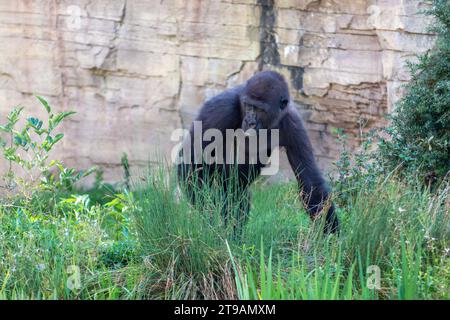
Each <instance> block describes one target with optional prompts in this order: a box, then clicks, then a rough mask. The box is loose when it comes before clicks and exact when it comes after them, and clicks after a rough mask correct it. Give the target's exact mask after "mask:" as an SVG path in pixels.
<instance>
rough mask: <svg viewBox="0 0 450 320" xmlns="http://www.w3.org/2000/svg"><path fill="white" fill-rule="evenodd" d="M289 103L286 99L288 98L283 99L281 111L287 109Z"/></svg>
mask: <svg viewBox="0 0 450 320" xmlns="http://www.w3.org/2000/svg"><path fill="white" fill-rule="evenodd" d="M288 103H289V100H288V99H286V98H281V102H280V108H281V110H283V109H284V108H286V107H287V105H288Z"/></svg>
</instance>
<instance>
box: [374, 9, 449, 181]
mask: <svg viewBox="0 0 450 320" xmlns="http://www.w3.org/2000/svg"><path fill="white" fill-rule="evenodd" d="M427 14H429V15H432V16H434V18H435V21H436V24H435V25H434V27H433V28H432V31H434V32H436V33H437V40H436V44H435V46H434V48H433V49H431V50H430V51H429V52H427V53H425V54H423V55H421V56H419V57H418V59H419V60H418V62H417V63H409V64H408V66H409V69H410V72H411V75H412V79H411V81H410V82H409V83H408V85H407V86H406V94H405V95H404V97H403V98H402V99H401V100H400V101H399V103H398V105H397V106H396V109H395V112H394V113H393V114H392V115H391V117H390V119H391V125H390V126H389V127H388V128H387V129H386V132H387V133H388V135H389V139H381V142H380V144H379V146H380V152H381V155H382V159H383V165H384V166H385V167H387V168H388V171H389V170H392V169H394V168H396V167H398V168H399V172H401V173H402V174H403V175H404V176H408V175H414V176H415V175H416V174H419V175H420V178H422V179H424V180H425V182H427V183H430V182H434V181H435V180H440V179H442V178H443V177H445V176H446V175H447V174H448V172H449V168H450V167H449V166H450V78H449V75H450V41H449V39H450V6H449V2H448V0H434V1H433V6H432V8H431V9H430V10H429V11H428V12H427Z"/></svg>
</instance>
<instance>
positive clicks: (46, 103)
mask: <svg viewBox="0 0 450 320" xmlns="http://www.w3.org/2000/svg"><path fill="white" fill-rule="evenodd" d="M36 98H38V100H39V101H40V102H41V104H42V105H43V106H44V108H45V110H47V112H48V113H51V112H52V108H50V105H49V104H48V102H47V100H45V99H44V98H43V97H41V96H36Z"/></svg>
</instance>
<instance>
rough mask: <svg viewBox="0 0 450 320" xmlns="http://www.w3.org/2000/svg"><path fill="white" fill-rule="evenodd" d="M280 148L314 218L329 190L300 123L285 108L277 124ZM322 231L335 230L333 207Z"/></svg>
mask: <svg viewBox="0 0 450 320" xmlns="http://www.w3.org/2000/svg"><path fill="white" fill-rule="evenodd" d="M280 145H281V146H283V147H285V148H286V153H287V156H288V159H289V163H290V165H291V167H292V170H293V171H294V173H295V177H296V179H297V181H298V184H299V188H300V189H301V196H302V199H303V202H304V204H305V206H306V208H307V210H308V212H309V214H310V216H311V217H312V218H315V217H316V216H317V214H318V213H320V211H321V210H322V208H323V206H324V204H325V203H324V202H326V201H327V199H328V197H329V189H328V186H327V184H326V182H325V180H324V178H323V177H322V174H321V172H320V170H319V168H318V167H317V164H316V161H315V159H314V154H313V149H312V146H311V142H310V140H309V138H308V134H307V132H306V129H305V127H304V125H303V121H302V119H301V117H300V115H299V113H298V111H297V110H296V109H295V108H294V107H293V106H289V107H288V110H287V112H286V114H285V116H284V117H283V119H282V120H281V122H280ZM325 228H326V231H327V232H335V231H337V229H338V220H337V217H336V216H335V213H334V206H333V204H331V206H330V208H329V209H328V212H327V216H326V226H325Z"/></svg>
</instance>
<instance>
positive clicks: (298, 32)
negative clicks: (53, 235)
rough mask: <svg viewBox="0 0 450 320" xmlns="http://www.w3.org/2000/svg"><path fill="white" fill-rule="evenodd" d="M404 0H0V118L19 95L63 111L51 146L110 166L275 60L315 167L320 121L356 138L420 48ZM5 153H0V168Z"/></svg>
mask: <svg viewBox="0 0 450 320" xmlns="http://www.w3.org/2000/svg"><path fill="white" fill-rule="evenodd" d="M425 8H426V5H425V4H424V3H423V2H422V1H416V0H351V1H350V0H334V1H333V0H212V1H202V0H189V1H184V0H114V1H107V0H96V1H91V0H36V1H32V0H17V1H9V0H0V39H1V41H2V46H1V49H0V116H1V119H5V116H6V114H7V113H8V112H9V110H10V108H11V107H12V106H14V105H18V104H21V105H24V106H26V112H27V113H29V114H31V113H39V114H41V112H40V109H39V106H38V102H37V101H36V99H35V98H34V96H33V95H35V94H39V95H42V96H45V97H46V98H47V99H48V100H49V101H50V103H51V104H52V105H53V106H54V107H55V108H56V109H57V110H75V111H76V112H77V114H76V115H75V116H74V117H73V118H72V119H71V120H69V121H67V122H66V124H65V126H64V132H65V134H66V137H65V139H64V142H63V143H62V145H61V146H60V147H59V148H58V149H57V150H56V153H57V154H56V155H55V157H58V158H62V159H63V160H64V161H65V162H66V163H67V164H68V165H71V166H76V167H79V168H86V167H89V166H92V165H98V166H101V167H103V168H104V171H105V177H106V178H107V180H117V179H119V178H120V176H121V174H122V173H121V170H120V158H121V155H122V153H123V152H126V153H127V154H128V156H129V159H130V162H131V164H132V166H134V168H140V167H143V166H145V165H146V164H147V163H148V161H156V159H158V158H159V157H161V156H167V155H169V154H170V150H171V148H172V146H173V144H174V143H173V142H171V141H170V134H171V132H172V131H173V130H174V129H176V128H180V127H187V126H189V124H190V121H191V120H192V118H193V117H194V116H195V113H196V112H197V110H198V109H199V107H200V106H201V104H202V102H203V101H205V99H207V98H209V97H211V96H213V95H215V94H217V93H218V92H220V91H221V90H223V89H225V88H228V87H231V86H234V85H236V84H239V83H241V82H242V81H244V80H245V79H247V78H248V77H250V76H251V75H252V74H253V73H255V72H256V71H258V70H261V69H273V70H278V71H280V72H281V73H283V74H284V75H285V77H286V78H287V79H288V81H289V85H290V88H291V94H292V97H293V100H294V101H295V102H296V103H297V104H298V107H299V109H300V110H301V112H302V114H303V116H304V119H305V121H306V123H307V127H308V130H309V134H310V137H311V139H312V141H313V143H314V145H315V151H316V155H317V157H318V160H319V163H320V165H321V167H323V168H329V166H330V163H331V162H332V161H333V160H334V159H335V158H336V156H337V153H338V151H339V145H338V144H337V143H336V142H335V138H334V137H333V134H332V131H333V128H343V129H344V130H345V132H347V133H348V134H349V136H350V143H351V145H353V146H357V144H358V137H359V136H360V133H361V131H366V130H367V129H368V128H372V127H374V126H377V125H382V124H383V122H384V121H383V118H382V114H383V113H385V112H387V111H389V110H391V108H392V106H393V104H394V102H395V101H396V100H397V99H398V97H399V95H400V94H401V88H400V87H401V84H402V83H404V82H405V81H407V80H408V77H409V75H408V73H407V71H406V70H405V67H404V62H405V61H406V60H407V59H411V58H414V54H416V53H420V52H423V51H425V50H427V49H429V48H430V47H431V46H432V43H433V39H434V38H433V36H432V35H430V34H427V33H426V32H425V31H424V30H425V26H426V25H427V24H428V23H429V21H428V18H426V17H424V16H423V15H418V14H417V12H418V11H419V10H422V9H425ZM5 168H6V163H5V162H4V161H3V160H0V170H2V171H3V170H4V169H5Z"/></svg>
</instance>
